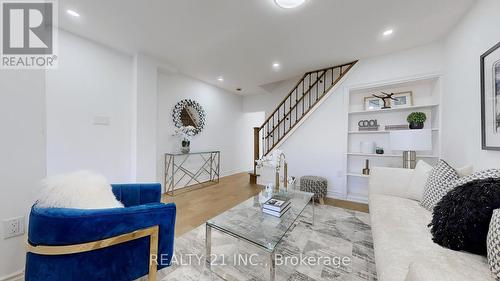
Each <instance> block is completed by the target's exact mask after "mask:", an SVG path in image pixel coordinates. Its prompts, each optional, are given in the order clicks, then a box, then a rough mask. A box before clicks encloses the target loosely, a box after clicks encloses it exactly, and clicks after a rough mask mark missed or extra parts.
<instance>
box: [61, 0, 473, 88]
mask: <svg viewBox="0 0 500 281" xmlns="http://www.w3.org/2000/svg"><path fill="white" fill-rule="evenodd" d="M475 2H476V0H307V1H306V3H305V4H304V5H303V6H301V7H299V8H297V9H293V10H287V9H282V8H279V7H277V6H276V5H275V4H274V1H273V0H142V1H141V0H85V1H82V0H61V1H59V10H60V14H59V24H60V26H61V27H62V28H63V29H66V30H68V31H71V32H73V33H76V34H78V35H81V36H83V37H87V38H90V39H93V40H95V41H98V42H100V43H103V44H106V45H109V46H111V47H114V48H117V49H120V50H122V51H125V52H128V53H131V54H132V53H135V52H143V53H145V54H149V55H152V56H154V57H157V58H159V59H162V60H164V61H165V62H167V63H169V64H170V65H172V66H173V67H175V68H177V69H178V70H179V71H180V72H182V73H185V74H187V75H190V76H193V77H195V78H198V79H200V80H203V81H206V82H208V83H211V84H214V85H217V86H220V87H223V88H225V89H227V90H230V91H232V92H235V89H236V88H238V87H241V88H243V89H244V90H243V92H242V94H257V93H265V92H266V90H265V87H262V86H263V85H265V84H269V83H272V82H276V81H280V80H284V79H287V78H290V77H295V76H298V75H300V74H302V73H303V72H306V71H309V70H313V69H317V68H321V67H325V66H331V65H336V64H339V63H344V62H348V61H351V60H354V59H360V58H367V57H371V56H376V55H381V54H386V53H391V52H394V51H398V50H403V49H408V48H411V47H415V46H419V45H423V44H426V43H430V42H432V41H435V40H437V39H439V38H441V37H443V36H444V35H445V34H446V33H447V32H448V31H449V30H450V29H451V28H452V26H453V25H455V24H456V23H457V22H458V21H459V19H460V18H461V17H462V16H463V15H464V13H465V12H466V11H467V10H468V9H470V7H471V6H472V5H473V4H474V3H475ZM66 9H73V10H75V11H77V12H78V13H80V15H81V17H80V18H73V17H71V16H69V15H68V14H66V12H65V11H66ZM387 28H393V29H394V34H393V35H391V36H390V37H389V38H383V36H382V35H381V34H382V32H383V31H384V30H385V29H387ZM273 62H279V63H280V64H281V65H282V67H281V70H280V71H274V70H273V69H272V67H271V65H272V63H273ZM218 76H223V77H224V79H225V81H224V82H223V83H221V82H219V81H217V77H218Z"/></svg>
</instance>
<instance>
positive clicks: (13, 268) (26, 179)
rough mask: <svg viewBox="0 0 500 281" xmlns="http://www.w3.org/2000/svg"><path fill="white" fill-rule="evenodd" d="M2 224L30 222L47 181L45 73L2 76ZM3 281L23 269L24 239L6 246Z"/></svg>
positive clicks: (0, 244)
mask: <svg viewBox="0 0 500 281" xmlns="http://www.w3.org/2000/svg"><path fill="white" fill-rule="evenodd" d="M0 99H1V102H0V128H2V133H1V137H0V155H1V157H0V167H1V168H0V179H1V180H2V187H1V195H0V220H4V219H9V218H14V217H20V216H26V215H27V214H28V212H29V208H30V207H31V204H33V202H34V198H35V190H36V188H37V186H38V183H39V181H40V180H41V179H42V178H44V177H45V173H46V161H45V73H44V71H40V70H36V71H35V70H27V71H21V70H0ZM2 237H3V229H2V233H1V234H0V260H1V262H0V280H4V278H6V277H7V276H12V275H13V274H15V273H16V272H20V271H22V270H23V269H24V259H25V237H24V236H18V237H15V238H10V239H7V240H3V238H2Z"/></svg>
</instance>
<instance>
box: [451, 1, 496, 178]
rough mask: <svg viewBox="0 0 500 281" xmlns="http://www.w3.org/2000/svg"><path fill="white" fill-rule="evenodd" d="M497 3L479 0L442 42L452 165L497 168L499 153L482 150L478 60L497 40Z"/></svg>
mask: <svg viewBox="0 0 500 281" xmlns="http://www.w3.org/2000/svg"><path fill="white" fill-rule="evenodd" d="M498 11H500V1H498V0H480V1H478V4H477V5H476V6H475V7H474V8H473V9H472V10H471V11H470V12H469V13H468V15H467V16H466V17H465V18H464V19H463V20H462V21H461V23H460V24H458V25H457V27H456V28H455V29H454V31H453V32H451V34H450V35H449V36H448V38H447V39H446V42H445V52H444V58H445V83H444V101H443V102H444V107H443V144H444V145H443V154H444V158H445V159H447V160H448V161H450V164H453V165H458V166H460V165H465V164H468V163H473V164H474V168H475V169H481V168H491V167H496V168H499V167H500V161H499V160H500V151H486V150H482V149H481V101H480V95H481V91H480V89H481V88H480V87H481V86H480V76H479V75H480V65H479V57H480V56H481V55H482V54H483V53H484V52H486V51H487V50H488V49H489V48H491V47H493V46H494V45H495V44H497V43H498V42H499V41H500V28H499V26H500V17H499V16H498Z"/></svg>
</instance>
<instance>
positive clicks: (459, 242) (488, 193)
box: [429, 178, 500, 255]
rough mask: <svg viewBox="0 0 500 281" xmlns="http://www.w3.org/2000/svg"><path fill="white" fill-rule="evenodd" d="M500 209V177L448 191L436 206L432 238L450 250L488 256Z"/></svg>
mask: <svg viewBox="0 0 500 281" xmlns="http://www.w3.org/2000/svg"><path fill="white" fill-rule="evenodd" d="M498 208H500V179H499V178H488V179H481V180H475V181H471V182H468V183H466V184H464V185H461V186H458V187H455V188H454V189H453V190H451V191H450V192H448V193H447V194H446V195H445V196H444V197H443V198H442V199H441V201H439V202H438V204H437V205H436V207H434V212H433V215H432V222H431V223H430V224H429V227H431V233H432V236H433V238H432V240H433V241H434V242H435V243H437V244H439V245H441V246H443V247H446V248H449V249H452V250H456V251H467V252H470V253H474V254H479V255H486V236H487V235H488V227H489V223H490V219H491V216H492V213H493V210H495V209H498Z"/></svg>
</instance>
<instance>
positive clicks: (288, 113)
mask: <svg viewBox="0 0 500 281" xmlns="http://www.w3.org/2000/svg"><path fill="white" fill-rule="evenodd" d="M356 62H357V61H353V62H350V63H346V64H342V65H337V66H332V67H328V68H323V69H319V70H314V71H309V72H306V73H305V74H304V75H303V76H302V78H301V79H300V80H299V82H298V83H297V84H296V85H295V87H294V88H293V89H292V90H291V91H290V93H289V94H288V95H287V96H286V97H285V98H284V99H283V101H282V102H281V103H280V104H279V105H278V106H277V107H276V109H275V110H274V111H273V112H272V113H271V114H270V115H269V117H268V118H267V119H266V121H264V124H262V126H260V127H255V128H254V157H253V158H254V169H253V173H252V172H251V173H250V183H257V177H258V175H257V167H256V164H255V160H257V159H260V158H261V157H262V156H265V155H267V154H269V152H271V151H272V150H273V149H274V148H275V147H278V146H279V145H281V144H282V143H283V142H284V141H285V139H286V138H287V136H289V135H290V133H291V132H292V130H293V129H294V128H295V126H297V125H298V124H300V122H301V120H302V119H303V118H304V117H305V116H307V114H308V113H310V112H312V111H311V110H313V109H315V108H316V107H317V106H319V102H320V101H321V100H322V99H323V98H324V97H325V95H326V94H327V93H328V92H329V91H330V90H331V89H332V88H333V87H334V86H335V85H336V84H337V83H338V82H339V81H340V80H341V79H342V78H343V77H344V76H345V75H346V74H347V73H348V72H349V70H350V69H351V68H352V67H353V66H354V65H355V64H356ZM304 120H305V119H304Z"/></svg>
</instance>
